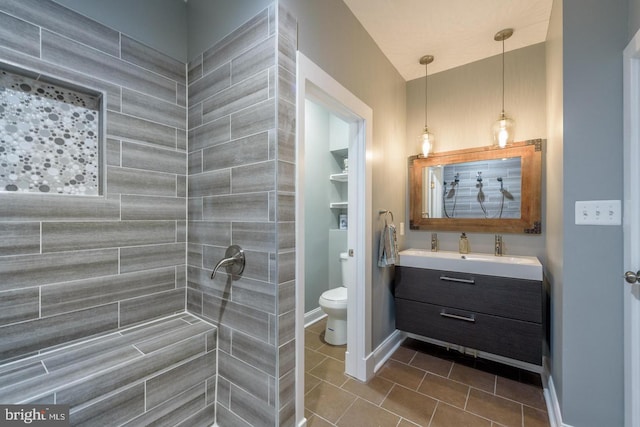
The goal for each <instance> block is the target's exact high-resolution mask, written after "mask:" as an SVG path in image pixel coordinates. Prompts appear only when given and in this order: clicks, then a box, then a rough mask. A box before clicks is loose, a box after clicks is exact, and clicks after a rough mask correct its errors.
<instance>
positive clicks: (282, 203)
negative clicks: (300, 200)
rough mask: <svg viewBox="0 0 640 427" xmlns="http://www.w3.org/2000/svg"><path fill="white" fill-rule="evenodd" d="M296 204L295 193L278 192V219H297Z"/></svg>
mask: <svg viewBox="0 0 640 427" xmlns="http://www.w3.org/2000/svg"><path fill="white" fill-rule="evenodd" d="M295 205H296V198H295V195H293V194H289V193H278V221H295V220H296V206H295Z"/></svg>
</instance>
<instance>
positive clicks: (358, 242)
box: [296, 52, 373, 425]
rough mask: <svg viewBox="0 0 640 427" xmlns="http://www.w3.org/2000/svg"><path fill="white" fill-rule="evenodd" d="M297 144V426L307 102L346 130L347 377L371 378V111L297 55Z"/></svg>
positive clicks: (300, 409)
mask: <svg viewBox="0 0 640 427" xmlns="http://www.w3.org/2000/svg"><path fill="white" fill-rule="evenodd" d="M296 80H297V95H296V102H297V106H296V107H297V117H296V122H297V129H296V134H297V141H296V182H297V183H298V185H297V189H296V420H297V423H298V425H302V424H303V423H304V422H305V418H304V305H305V304H304V277H305V276H304V273H305V268H304V260H305V254H304V197H305V195H304V191H301V190H302V189H301V187H300V185H299V183H302V182H304V154H305V153H304V135H305V124H304V117H305V107H304V106H305V99H306V98H307V97H310V98H311V99H312V100H313V101H314V102H317V103H319V104H320V105H324V106H325V107H328V109H329V110H330V111H331V112H332V113H334V114H336V115H338V116H339V117H340V118H341V119H343V120H345V121H346V122H348V123H349V124H350V133H351V135H350V142H349V183H348V201H349V212H348V216H349V218H348V224H349V226H348V231H347V236H348V237H347V240H348V245H349V249H353V254H354V257H350V258H349V264H348V265H349V276H350V278H351V283H354V284H355V286H349V287H348V288H347V289H348V291H347V313H348V314H347V353H346V357H345V371H346V373H347V374H349V375H351V376H353V377H355V378H357V379H359V380H361V381H366V380H367V379H368V377H369V376H371V375H372V373H373V366H372V364H373V357H371V355H370V354H368V353H369V352H370V349H371V272H372V268H373V255H372V254H373V250H372V243H371V241H372V239H371V229H372V228H371V227H372V213H371V200H372V188H371V183H372V164H371V163H372V162H371V158H372V156H371V144H372V141H373V136H372V133H373V111H372V110H371V108H370V107H369V106H367V105H366V104H365V103H363V102H362V101H361V100H360V99H358V98H357V97H356V96H355V95H353V94H352V93H351V92H349V91H348V90H347V89H346V88H344V87H343V86H342V85H340V83H338V82H337V81H336V80H335V79H333V78H332V77H331V76H329V74H327V73H326V72H325V71H323V70H322V69H321V68H320V67H318V66H317V65H316V64H314V63H313V62H312V61H311V60H310V59H308V58H307V57H306V56H305V55H303V54H302V53H300V52H298V54H297V79H296Z"/></svg>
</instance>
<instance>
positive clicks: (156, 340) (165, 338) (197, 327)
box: [134, 322, 215, 380]
mask: <svg viewBox="0 0 640 427" xmlns="http://www.w3.org/2000/svg"><path fill="white" fill-rule="evenodd" d="M212 329H214V327H213V326H211V325H209V324H208V323H206V322H199V323H196V324H193V325H189V326H188V327H186V328H182V329H180V330H178V331H172V332H171V333H169V334H164V335H161V336H156V337H153V338H150V339H141V340H139V341H136V342H135V343H134V344H135V346H136V348H137V349H138V350H140V351H141V352H143V353H144V354H149V353H153V352H154V351H158V350H160V349H162V348H164V347H169V346H171V345H173V344H176V343H178V342H180V341H183V340H185V339H189V338H193V337H195V336H197V335H205V334H206V333H207V332H209V331H211V330H212ZM214 365H215V363H214ZM213 374H215V372H214V373H213ZM213 374H212V375H213ZM210 376H211V375H203V376H202V378H203V380H204V378H208V377H210Z"/></svg>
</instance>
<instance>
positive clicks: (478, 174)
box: [476, 171, 482, 182]
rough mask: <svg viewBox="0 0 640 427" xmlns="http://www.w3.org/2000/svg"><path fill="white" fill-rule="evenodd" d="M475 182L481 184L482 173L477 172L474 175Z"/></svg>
mask: <svg viewBox="0 0 640 427" xmlns="http://www.w3.org/2000/svg"><path fill="white" fill-rule="evenodd" d="M476 181H478V182H482V172H480V171H478V173H477V174H476Z"/></svg>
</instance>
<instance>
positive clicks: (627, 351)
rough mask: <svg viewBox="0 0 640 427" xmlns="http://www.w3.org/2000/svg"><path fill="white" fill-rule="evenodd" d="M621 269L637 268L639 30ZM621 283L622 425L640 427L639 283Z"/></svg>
mask: <svg viewBox="0 0 640 427" xmlns="http://www.w3.org/2000/svg"><path fill="white" fill-rule="evenodd" d="M623 82H624V83H623V85H624V86H623V104H624V107H623V111H624V160H623V162H624V221H623V232H624V261H623V267H624V271H638V269H640V242H639V241H638V240H639V239H638V236H640V215H639V214H640V196H639V194H640V189H638V188H633V189H632V188H631V186H630V185H629V183H634V184H635V186H636V187H637V186H638V185H640V170H639V169H638V167H639V165H640V31H638V32H637V33H636V34H635V36H634V37H633V39H632V40H631V41H630V42H629V44H628V45H627V47H626V48H625V50H624V53H623ZM621 282H622V283H623V285H622V286H624V288H625V289H624V372H625V375H624V378H625V384H624V396H625V402H624V407H625V427H640V405H638V404H637V402H640V285H638V284H634V285H629V284H627V283H626V282H625V281H624V280H621Z"/></svg>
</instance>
